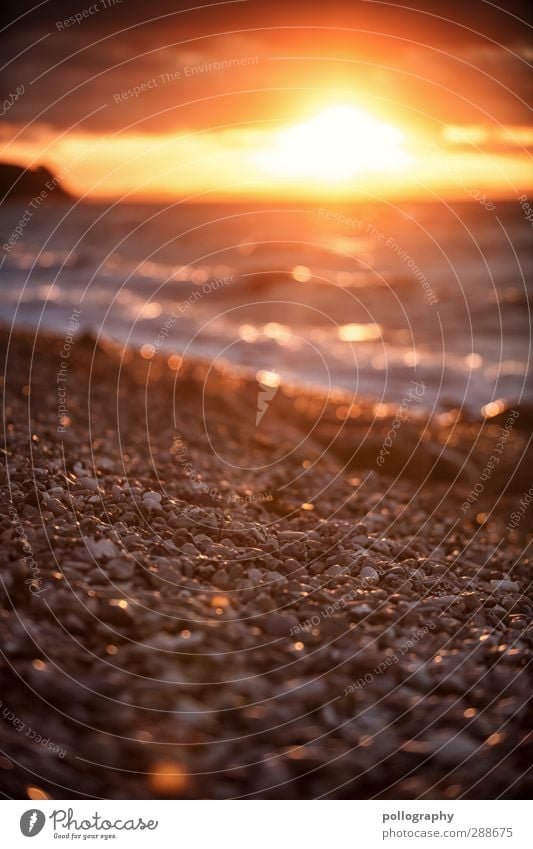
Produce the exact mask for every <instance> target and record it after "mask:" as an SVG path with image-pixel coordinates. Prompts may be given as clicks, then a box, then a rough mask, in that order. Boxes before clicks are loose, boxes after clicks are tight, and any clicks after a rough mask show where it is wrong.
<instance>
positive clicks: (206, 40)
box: [0, 0, 533, 203]
mask: <svg viewBox="0 0 533 849" xmlns="http://www.w3.org/2000/svg"><path fill="white" fill-rule="evenodd" d="M70 5H71V6H72V8H70V6H69V4H68V3H63V2H58V3H57V5H55V6H54V9H53V10H48V9H47V10H41V11H40V12H36V13H35V14H32V15H28V16H26V18H25V19H24V26H23V27H21V26H17V27H15V29H14V30H13V31H12V32H11V40H10V42H9V43H10V45H11V52H12V56H13V59H12V61H11V62H10V63H9V71H8V77H7V82H8V90H9V92H10V93H13V92H15V91H16V90H17V87H18V90H20V88H21V87H22V88H23V89H24V91H23V93H22V94H21V95H20V97H18V98H17V99H16V102H14V103H13V104H12V105H11V106H10V107H9V109H8V110H7V111H6V114H5V115H4V117H3V123H2V125H1V128H0V142H1V144H2V149H1V151H0V158H1V159H3V160H5V161H11V162H18V163H21V164H23V165H25V166H31V165H36V164H46V165H48V166H49V167H51V168H52V169H53V170H54V172H55V173H56V174H58V176H59V177H60V179H61V181H62V183H63V185H64V186H65V187H66V188H68V189H70V190H71V191H73V192H74V193H76V194H81V195H86V196H87V197H89V198H90V199H93V200H94V199H98V198H111V197H121V198H122V197H124V198H127V199H131V200H141V199H159V198H168V197H176V196H179V197H198V198H199V199H201V198H204V199H205V198H207V199H210V200H212V199H214V198H216V197H220V198H226V197H246V198H252V199H253V198H254V197H264V196H269V197H281V198H292V197H305V198H308V199H313V198H317V199H320V198H321V197H324V196H333V197H343V198H344V197H346V198H349V197H358V196H361V195H368V194H370V195H372V196H376V197H388V198H389V197H395V198H401V197H424V198H428V197H431V196H432V195H433V194H437V195H438V196H441V197H445V198H447V199H452V198H453V199H460V200H468V199H469V198H470V199H473V200H478V201H480V200H482V201H483V202H488V203H490V202H492V201H495V200H498V199H500V198H505V197H509V198H511V197H515V196H517V195H520V194H522V193H528V192H530V193H531V192H532V191H533V167H532V160H531V149H532V147H533V121H531V113H530V101H531V98H530V94H531V74H530V66H529V62H530V61H531V59H532V57H533V52H532V51H531V48H529V47H528V46H527V34H528V29H527V25H526V24H525V23H523V22H520V21H517V19H516V18H512V17H511V16H510V15H508V14H506V13H505V12H502V11H499V12H498V13H496V12H495V11H494V10H492V11H491V12H490V13H489V12H487V6H486V4H483V3H482V2H478V3H473V4H472V5H471V6H470V7H469V9H470V11H471V14H470V17H468V16H467V17H466V18H465V12H464V9H462V6H461V4H455V3H451V5H450V7H449V12H448V14H447V16H446V17H447V18H449V19H450V20H446V17H445V16H443V15H436V14H435V9H436V8H438V7H437V6H435V5H434V4H432V3H426V4H422V7H423V8H421V9H419V10H418V11H416V10H415V11H409V10H406V9H402V8H401V7H398V6H396V5H395V6H394V8H393V9H391V7H390V6H389V4H386V3H385V4H384V3H381V4H380V3H377V4H370V3H362V2H357V0H356V2H354V3H351V4H343V3H332V4H331V5H330V6H328V7H327V8H325V6H324V4H320V5H319V4H316V6H315V4H314V3H307V4H300V3H298V4H296V5H295V6H294V7H291V9H290V10H283V9H276V8H275V7H272V6H271V5H270V6H268V7H266V6H265V5H264V4H263V3H261V2H256V3H254V2H253V0H250V2H244V3H227V4H222V5H221V6H220V7H209V8H205V9H200V10H198V11H196V12H187V13H184V14H181V13H180V9H179V8H177V7H179V4H175V3H174V4H171V5H170V6H168V7H167V6H166V5H165V3H162V4H161V3H155V9H154V10H151V11H156V10H157V11H159V12H160V14H159V15H154V16H153V17H154V18H155V19H150V20H146V17H145V18H143V17H142V15H143V14H144V15H145V16H146V9H145V7H144V5H143V4H140V3H138V4H137V3H136V2H132V3H130V4H129V5H128V9H126V8H125V4H123V5H124V8H120V6H118V5H117V7H116V8H112V9H108V10H106V11H105V14H104V13H100V12H99V13H98V14H93V15H91V16H88V17H87V19H83V20H82V21H80V22H74V23H72V22H71V23H69V24H68V25H66V24H65V21H68V20H69V16H68V13H69V12H70V14H71V15H72V14H74V13H73V12H72V9H74V8H75V9H78V6H75V5H74V4H70ZM462 5H463V6H464V4H462ZM511 5H512V4H511ZM385 7H387V8H385ZM265 8H269V9H270V13H269V16H268V19H265V18H264V15H263V11H264V9H265ZM143 10H144V11H143ZM169 10H170V11H169ZM475 10H477V13H476V12H475ZM481 13H483V14H481ZM454 14H455V18H454ZM498 15H499V17H498ZM139 16H140V17H139ZM70 20H72V19H70ZM37 41H38V44H35V43H36V42H37ZM28 46H30V47H31V49H28ZM343 110H344V111H343ZM339 116H340V117H339Z"/></svg>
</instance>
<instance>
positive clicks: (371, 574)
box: [359, 566, 379, 584]
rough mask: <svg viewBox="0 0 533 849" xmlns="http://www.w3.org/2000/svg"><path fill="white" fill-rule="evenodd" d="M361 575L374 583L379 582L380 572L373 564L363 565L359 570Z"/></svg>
mask: <svg viewBox="0 0 533 849" xmlns="http://www.w3.org/2000/svg"><path fill="white" fill-rule="evenodd" d="M359 577H361V578H363V580H365V581H370V582H372V583H374V584H377V583H378V582H379V572H376V570H375V569H374V568H373V567H372V566H363V568H362V569H361V571H360V572H359Z"/></svg>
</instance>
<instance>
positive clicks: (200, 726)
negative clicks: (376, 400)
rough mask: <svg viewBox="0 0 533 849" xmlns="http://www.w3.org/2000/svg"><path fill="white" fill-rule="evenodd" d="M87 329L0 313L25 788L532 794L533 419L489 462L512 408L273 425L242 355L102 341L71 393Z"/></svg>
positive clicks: (341, 399)
mask: <svg viewBox="0 0 533 849" xmlns="http://www.w3.org/2000/svg"><path fill="white" fill-rule="evenodd" d="M63 341H64V340H62V339H61V338H59V337H54V336H51V335H48V334H39V336H38V337H37V339H36V340H34V335H33V334H32V333H31V332H25V331H16V332H14V334H13V335H12V337H11V339H10V341H9V349H8V348H7V343H8V331H6V330H5V329H0V344H1V347H2V352H3V354H4V361H5V362H6V363H7V365H6V381H5V386H4V393H5V397H4V411H5V423H6V433H5V440H4V443H3V457H2V461H1V462H2V466H1V467H0V476H1V480H0V484H1V494H2V495H1V498H2V504H3V507H4V509H3V510H2V528H1V532H2V539H3V543H4V544H3V547H2V552H1V555H0V572H1V575H2V594H3V603H2V606H3V619H2V637H3V654H4V668H3V672H2V681H1V690H2V700H3V707H2V710H4V709H5V710H7V713H8V715H11V714H13V717H14V719H12V720H10V721H9V722H8V721H7V720H6V717H3V720H4V721H2V723H0V748H1V749H2V751H3V752H4V755H3V756H2V758H3V759H5V761H6V762H7V763H9V764H10V766H6V764H5V763H4V760H2V768H1V769H0V788H1V789H2V790H3V792H4V793H5V794H6V795H8V796H9V797H11V798H26V789H25V788H26V786H27V785H28V784H35V783H37V784H38V785H39V786H40V787H42V789H43V791H44V792H45V793H47V794H48V795H49V796H50V797H51V798H54V799H60V798H83V797H96V798H183V797H186V798H235V797H237V796H238V797H242V796H246V797H247V798H298V799H300V798H302V799H305V798H316V797H318V796H323V795H328V796H329V797H330V798H370V797H378V798H392V799H394V798H399V799H412V798H426V799H439V798H447V799H454V798H459V797H462V798H496V796H500V795H502V796H503V797H504V798H522V797H525V796H526V795H527V793H528V787H527V779H526V778H525V777H524V778H522V779H519V780H518V781H516V777H517V776H520V775H522V774H523V772H524V770H525V769H526V768H527V767H528V759H527V755H526V751H525V735H526V732H527V720H526V706H527V698H528V690H529V687H528V685H529V681H528V680H527V664H528V662H529V661H530V659H531V653H530V648H529V646H528V644H527V642H526V639H525V629H526V627H527V619H528V617H530V615H531V611H532V604H531V597H530V596H528V595H527V594H526V593H527V591H528V587H529V581H530V560H529V559H528V557H527V556H525V543H526V541H527V537H526V529H527V516H526V515H525V514H524V516H522V519H521V521H520V522H519V523H518V526H517V527H516V528H513V529H508V528H507V524H508V522H510V516H511V515H512V513H513V510H514V511H515V513H516V505H517V504H520V503H521V502H520V498H521V497H522V496H521V494H522V492H523V491H527V486H526V482H528V486H529V485H530V475H529V470H528V468H527V459H528V457H527V455H526V454H525V451H526V449H527V446H528V441H527V440H528V433H527V428H528V422H527V413H525V414H522V413H521V412H520V411H517V412H519V413H520V415H518V417H517V418H516V424H514V425H513V426H512V427H511V428H508V429H509V434H508V436H507V437H506V441H505V444H504V446H503V447H502V450H501V452H500V456H499V461H498V463H494V464H493V467H492V468H491V473H490V475H487V473H486V466H487V461H488V459H489V458H490V457H491V456H492V455H493V453H494V450H495V446H497V445H498V440H501V438H502V429H503V428H504V427H505V422H506V419H507V416H508V415H509V412H510V411H503V412H502V416H495V417H494V419H491V420H490V421H487V422H485V423H483V424H481V423H479V422H477V423H476V422H467V421H462V420H459V421H457V420H455V419H454V417H453V415H451V414H444V415H439V416H438V417H437V418H435V419H433V420H427V419H426V418H425V417H424V416H421V415H419V414H418V413H417V414H416V415H412V412H413V411H411V410H408V411H407V414H406V415H405V416H404V417H402V419H401V420H400V419H398V420H399V421H400V425H399V426H398V427H394V426H393V424H394V422H395V421H396V418H395V417H396V414H397V411H396V410H395V409H394V407H393V405H376V404H373V403H372V402H371V401H369V400H366V399H358V400H357V403H353V399H351V401H350V402H348V401H347V398H346V396H345V395H343V393H342V392H335V393H331V394H330V396H329V397H327V396H325V395H324V394H323V393H321V392H319V391H312V390H307V389H305V390H303V389H301V388H297V387H285V386H283V385H281V386H279V387H278V386H276V387H272V386H270V387H269V389H272V390H274V389H275V390H276V391H275V392H274V391H272V393H271V397H270V398H269V399H268V401H266V408H262V415H261V418H260V421H259V422H257V414H258V411H259V407H258V400H259V399H258V392H259V390H260V388H261V386H263V385H262V384H258V382H257V381H256V380H253V379H250V378H248V377H246V376H244V375H243V374H242V373H240V372H238V371H237V370H232V369H231V368H229V367H227V368H226V367H221V366H217V367H211V366H210V364H209V363H207V362H203V361H201V360H193V359H182V358H181V357H180V356H179V355H160V354H156V355H155V356H153V357H151V358H149V359H145V358H143V356H142V355H141V353H140V352H138V351H135V350H133V349H127V350H123V349H121V348H119V347H118V346H116V345H113V344H111V343H108V342H103V343H102V344H99V345H96V344H95V341H94V339H93V338H92V337H90V336H89V335H88V334H84V335H81V336H77V337H76V344H75V345H74V347H73V349H72V351H71V356H70V357H69V360H68V369H67V373H66V374H65V375H64V391H65V396H64V397H65V408H64V409H62V410H59V409H58V402H57V373H58V370H59V369H60V365H61V356H60V352H61V346H62V344H63ZM34 342H35V352H33V346H34ZM266 385H267V386H268V384H266ZM62 386H63V384H62ZM262 391H263V394H264V396H265V398H266V395H265V389H264V386H263V389H262ZM263 400H264V399H263ZM411 406H417V405H411ZM502 417H503V418H502ZM59 428H61V430H59ZM391 430H396V431H397V436H396V437H392V436H389V434H390V433H391ZM177 439H178V440H181V442H180V443H179V445H178V449H177V448H176V445H177V443H176V440H177ZM387 439H389V440H390V442H391V446H389V445H388V444H387V443H386V440H387ZM384 446H385V447H386V448H387V450H388V452H389V453H382V454H380V451H382V450H383V447H384ZM380 456H381V457H382V458H384V459H383V462H382V463H380V462H378V458H379V457H380ZM481 475H485V479H483V480H482V481H481V480H480V476H481ZM481 484H482V485H483V489H482V491H480V492H479V493H477V495H478V497H477V498H475V499H473V500H472V502H471V509H469V510H468V511H466V512H464V513H463V512H462V511H461V505H462V504H464V503H466V501H467V499H468V498H469V497H470V494H471V493H472V492H476V489H475V487H478V488H479V486H480V485H481ZM265 495H267V496H270V497H268V498H267V497H263V496H265ZM494 505H495V506H496V512H497V515H496V516H491V507H492V506H494ZM10 511H15V512H14V513H13V512H10ZM30 562H33V563H34V564H35V567H33V566H31V565H30ZM36 569H37V570H38V574H37V573H36V571H35V570H36ZM28 581H29V583H28ZM430 626H433V627H430ZM502 647H503V648H502ZM356 685H357V686H356ZM4 694H5V697H4ZM15 718H16V719H17V722H15ZM17 725H18V727H19V728H20V727H27V728H31V729H32V730H34V731H35V735H36V737H40V739H41V742H38V743H36V740H35V738H32V739H30V738H28V739H27V740H26V739H24V735H21V734H20V733H19V731H18V730H17ZM43 741H45V742H46V743H47V745H44V742H43ZM58 751H59V752H62V753H63V754H62V755H60V756H59V755H58V754H57V752H58ZM37 776H39V779H38V780H37V778H36V777H37Z"/></svg>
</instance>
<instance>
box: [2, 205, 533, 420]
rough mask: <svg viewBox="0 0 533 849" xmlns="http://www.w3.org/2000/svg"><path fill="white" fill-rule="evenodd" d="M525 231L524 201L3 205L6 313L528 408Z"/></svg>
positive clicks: (439, 401) (382, 390)
mask: <svg viewBox="0 0 533 849" xmlns="http://www.w3.org/2000/svg"><path fill="white" fill-rule="evenodd" d="M28 210H29V212H30V213H31V214H28ZM17 228H18V230H17ZM532 235H533V233H532V229H531V224H530V223H529V222H528V221H527V220H525V217H524V214H523V211H522V209H521V207H520V205H519V203H518V202H515V203H504V204H497V205H496V206H495V208H494V209H492V210H491V209H487V208H484V207H483V206H481V205H480V204H478V203H475V202H473V203H465V204H455V205H452V206H448V205H445V204H437V203H436V204H427V203H426V204H421V203H420V204H417V203H409V204H403V205H402V206H401V207H400V208H397V207H394V206H393V205H388V204H384V203H364V204H353V205H351V206H346V205H345V204H338V203H335V202H331V203H324V204H322V205H321V206H320V205H316V206H310V205H308V204H304V203H294V204H292V205H288V204H284V205H281V204H280V205H277V206H276V205H272V204H270V205H267V204H262V205H256V206H252V205H244V204H194V205H192V204H184V203H176V204H174V205H172V206H166V207H163V206H156V205H143V206H141V205H125V204H116V205H114V206H100V205H94V204H90V205H89V204H86V205H81V204H75V203H56V204H48V205H47V206H42V207H40V208H38V209H36V210H31V209H29V207H28V205H27V204H25V203H17V204H8V205H5V206H4V208H3V209H2V210H1V212H0V242H1V244H2V245H3V250H2V253H1V256H2V266H1V269H0V274H1V281H2V282H1V286H0V321H1V322H2V323H3V324H4V325H13V326H15V327H17V326H19V327H30V328H45V329H47V330H53V331H55V332H57V333H58V334H59V335H65V334H67V332H68V328H69V324H70V326H72V322H70V323H69V317H70V316H71V315H72V311H73V310H74V309H76V310H79V311H80V312H79V316H78V320H79V324H80V327H79V329H78V330H77V333H82V332H83V331H84V330H89V331H91V332H93V333H96V334H101V335H103V336H105V337H108V338H111V339H113V340H116V341H118V342H120V343H127V344H132V345H136V346H142V345H148V346H152V348H153V349H156V350H159V351H164V352H168V353H169V354H171V353H184V352H185V353H188V354H191V355H195V356H200V357H202V358H206V359H208V360H210V361H213V362H215V361H216V362H220V361H228V362H230V363H232V364H234V365H239V366H243V367H246V368H248V369H251V370H252V371H255V372H259V371H270V372H276V373H277V374H278V375H279V376H280V378H281V380H285V381H290V382H293V383H300V384H303V383H305V384H313V385H320V386H323V387H324V386H325V387H331V388H333V387H339V388H342V389H346V390H348V391H350V392H351V393H354V394H360V395H364V396H369V397H372V398H374V399H376V400H378V401H383V402H387V403H393V404H394V403H396V402H398V403H399V402H400V401H401V400H402V398H403V397H404V396H405V394H406V393H407V392H408V390H409V388H410V387H411V386H412V385H413V384H412V382H413V381H414V382H415V383H417V385H418V386H420V387H422V388H421V389H420V390H419V392H420V393H421V398H422V403H423V405H424V406H426V407H427V408H432V409H436V410H446V409H450V408H460V409H463V410H464V411H465V412H466V413H468V415H471V416H475V417H477V416H479V415H480V411H481V410H482V408H483V407H484V405H486V404H488V403H490V402H491V401H494V400H496V399H505V400H506V401H507V402H509V403H516V402H518V401H520V400H523V399H524V398H527V399H528V400H529V401H531V399H532V387H531V384H530V383H528V361H529V358H530V354H531V351H530V343H531V321H530V319H531V312H530V303H531V277H532V275H531V271H532V268H533V240H532ZM145 350H152V349H145Z"/></svg>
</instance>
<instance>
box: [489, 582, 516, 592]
mask: <svg viewBox="0 0 533 849" xmlns="http://www.w3.org/2000/svg"><path fill="white" fill-rule="evenodd" d="M490 585H491V587H492V589H493V590H497V591H501V592H510V593H517V592H519V591H520V587H519V586H518V584H517V583H516V582H515V581H491V582H490Z"/></svg>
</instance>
